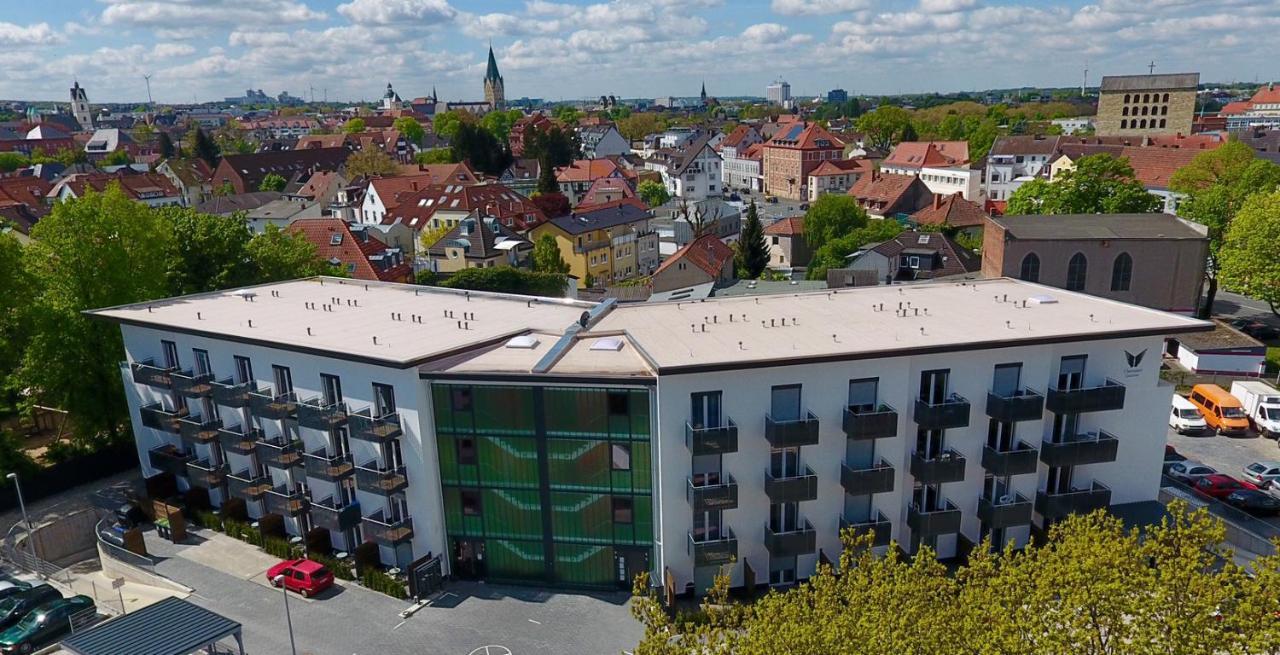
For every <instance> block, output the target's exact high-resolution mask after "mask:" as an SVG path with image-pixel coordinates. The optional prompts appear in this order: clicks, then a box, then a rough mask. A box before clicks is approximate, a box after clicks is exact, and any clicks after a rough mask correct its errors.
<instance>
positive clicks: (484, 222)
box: [427, 216, 533, 259]
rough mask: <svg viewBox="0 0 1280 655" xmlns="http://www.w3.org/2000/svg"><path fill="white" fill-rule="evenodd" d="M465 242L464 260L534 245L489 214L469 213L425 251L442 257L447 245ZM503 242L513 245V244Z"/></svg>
mask: <svg viewBox="0 0 1280 655" xmlns="http://www.w3.org/2000/svg"><path fill="white" fill-rule="evenodd" d="M464 231H465V234H464ZM464 243H465V244H466V246H465V253H464V254H463V257H464V258H466V259H488V258H490V257H493V256H495V255H499V254H501V253H503V252H505V251H506V250H507V249H508V248H511V247H514V248H517V249H519V250H529V249H532V248H533V244H532V243H530V242H529V240H528V239H525V238H524V237H522V236H520V235H519V234H518V233H517V232H516V231H515V230H512V229H511V228H509V227H507V226H505V225H503V224H502V223H499V222H498V220H497V219H495V218H493V217H492V216H484V217H481V218H476V217H475V216H468V217H467V218H464V219H463V220H461V221H459V222H458V224H457V225H455V226H454V227H453V229H451V230H449V231H448V232H447V233H445V235H444V236H442V237H440V239H438V240H437V241H436V242H435V243H433V244H431V247H430V248H428V249H427V252H429V253H431V254H432V255H438V256H444V255H445V254H447V253H446V250H447V249H448V248H450V247H455V248H456V247H458V246H461V245H463V244H464ZM498 244H503V245H504V247H502V248H499V247H498ZM506 244H514V246H508V245H506Z"/></svg>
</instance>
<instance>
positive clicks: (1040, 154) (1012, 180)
mask: <svg viewBox="0 0 1280 655" xmlns="http://www.w3.org/2000/svg"><path fill="white" fill-rule="evenodd" d="M1057 150H1058V137H1055V136H1044V135H1041V134H1037V135H1034V136H1032V135H1026V136H1002V137H999V138H997V139H996V142H995V144H994V145H992V146H991V152H990V153H989V154H988V155H987V170H986V176H985V177H986V181H985V195H986V197H987V199H988V200H999V201H1005V200H1008V199H1009V196H1011V195H1013V192H1014V191H1017V190H1018V187H1020V186H1022V185H1023V184H1025V183H1027V182H1029V181H1031V180H1033V179H1035V178H1036V177H1039V176H1041V175H1043V174H1046V173H1047V172H1048V170H1049V165H1050V163H1051V161H1050V160H1051V159H1052V158H1053V157H1054V153H1055V152H1056V151H1057Z"/></svg>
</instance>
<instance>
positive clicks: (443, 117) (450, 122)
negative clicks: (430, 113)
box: [432, 109, 476, 141]
mask: <svg viewBox="0 0 1280 655" xmlns="http://www.w3.org/2000/svg"><path fill="white" fill-rule="evenodd" d="M475 122H476V117H475V115H474V114H472V113H471V112H466V111H462V110H459V109H451V110H449V111H446V112H443V113H440V114H436V117H435V118H434V119H432V126H433V127H434V128H435V132H436V134H437V135H439V136H440V137H442V138H445V139H449V140H451V141H452V140H453V137H454V135H456V134H457V133H458V128H459V126H461V125H463V124H464V123H466V124H470V123H475Z"/></svg>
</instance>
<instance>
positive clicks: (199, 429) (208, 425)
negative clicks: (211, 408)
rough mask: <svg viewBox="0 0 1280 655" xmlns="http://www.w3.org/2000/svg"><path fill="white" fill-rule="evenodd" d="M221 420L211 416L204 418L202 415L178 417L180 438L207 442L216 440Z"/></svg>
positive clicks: (194, 441)
mask: <svg viewBox="0 0 1280 655" xmlns="http://www.w3.org/2000/svg"><path fill="white" fill-rule="evenodd" d="M221 427H222V420H221V419H217V418H212V419H209V420H205V418H204V417H203V416H184V417H182V418H180V419H178V430H179V433H180V434H181V435H182V438H183V439H184V440H186V441H190V442H192V443H202V444H209V443H213V442H214V441H217V440H218V429H219V428H221Z"/></svg>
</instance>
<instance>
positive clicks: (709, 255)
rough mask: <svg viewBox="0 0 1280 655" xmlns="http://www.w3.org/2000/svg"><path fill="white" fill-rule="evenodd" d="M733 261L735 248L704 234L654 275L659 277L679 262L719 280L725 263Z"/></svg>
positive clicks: (715, 237) (667, 260)
mask: <svg viewBox="0 0 1280 655" xmlns="http://www.w3.org/2000/svg"><path fill="white" fill-rule="evenodd" d="M732 260H733V248H730V247H729V246H727V245H725V242H723V241H721V240H720V237H717V236H716V235H714V234H704V235H702V236H700V237H698V238H697V239H694V240H693V241H690V242H689V243H688V244H686V245H685V247H683V248H681V249H679V250H677V251H675V253H674V254H672V255H671V256H670V257H668V258H666V260H664V261H663V262H662V265H661V266H659V267H658V270H656V271H654V272H653V274H654V275H658V274H659V273H662V272H663V271H665V270H667V269H668V268H670V267H672V266H675V265H676V263H677V262H681V261H686V262H689V263H691V264H693V265H694V266H697V267H698V268H700V269H702V271H703V272H704V273H706V274H707V275H710V276H711V277H713V278H717V277H720V270H721V269H723V268H724V265H725V263H727V262H730V261H732Z"/></svg>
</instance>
